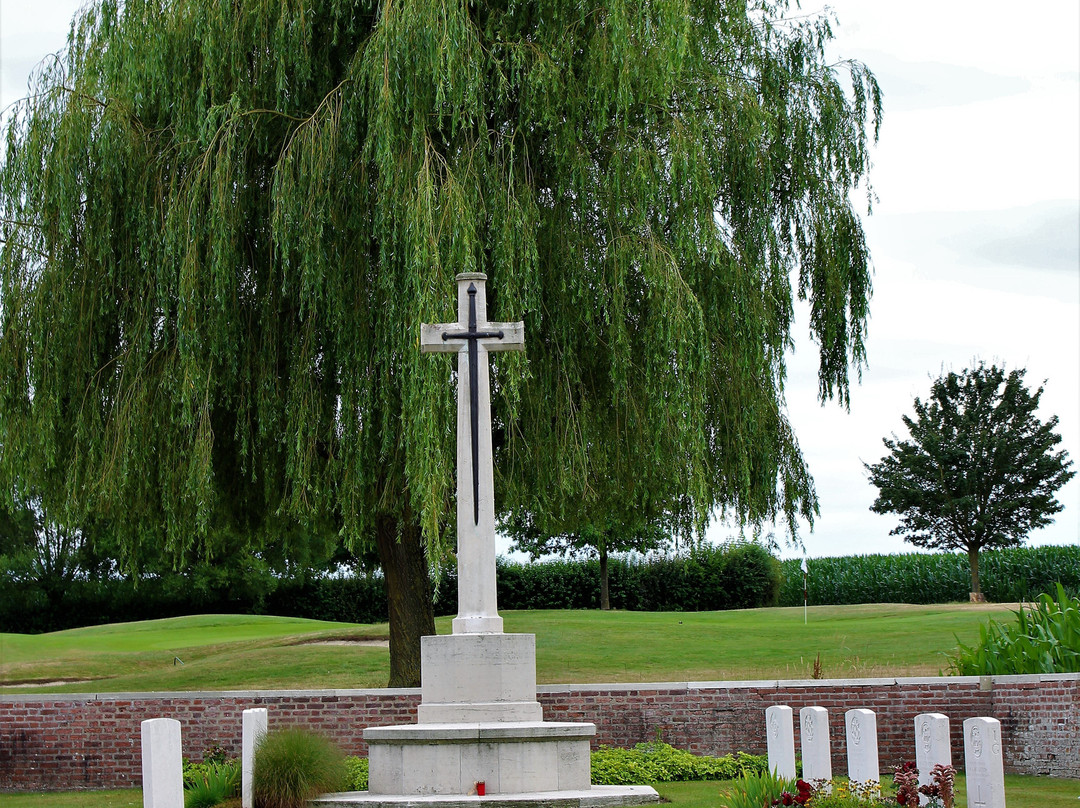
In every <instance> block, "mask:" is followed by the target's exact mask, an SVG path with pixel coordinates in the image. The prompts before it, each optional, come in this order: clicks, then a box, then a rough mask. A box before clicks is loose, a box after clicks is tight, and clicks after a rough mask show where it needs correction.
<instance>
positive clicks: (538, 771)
mask: <svg viewBox="0 0 1080 808" xmlns="http://www.w3.org/2000/svg"><path fill="white" fill-rule="evenodd" d="M595 734H596V727H595V725H593V724H571V723H559V722H544V721H522V722H497V723H477V724H465V723H454V724H402V725H398V726H392V727H368V728H367V729H365V730H364V740H365V741H367V744H368V760H369V762H370V767H369V779H368V792H369V793H370V794H373V795H374V794H379V795H399V796H409V795H416V796H429V795H458V796H465V795H468V794H475V793H476V791H477V783H483V784H484V790H485V791H486V794H487V795H507V794H523V793H528V792H539V791H545V792H546V791H585V790H588V788H589V783H590V768H589V741H590V739H591V738H592V736H593V735H595Z"/></svg>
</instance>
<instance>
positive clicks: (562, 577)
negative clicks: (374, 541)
mask: <svg viewBox="0 0 1080 808" xmlns="http://www.w3.org/2000/svg"><path fill="white" fill-rule="evenodd" d="M810 571H811V574H810V579H809V595H810V603H811V604H814V605H822V604H848V603H948V602H955V601H966V600H967V599H968V594H967V593H968V589H969V580H970V579H969V573H968V566H967V556H966V555H963V554H950V553H936V554H914V553H912V554H906V555H894V556H882V555H877V556H848V557H844V558H822V559H813V560H811V561H810ZM981 571H982V576H981V577H982V584H983V591H984V593H985V594H986V596H987V598H988V599H989V600H991V601H997V602H1012V601H1021V600H1032V599H1033V598H1035V597H1036V596H1037V595H1038V594H1039V593H1040V592H1045V591H1050V590H1052V589H1053V586H1054V584H1055V583H1057V582H1060V583H1061V584H1062V586H1064V588H1065V591H1066V592H1067V593H1069V594H1070V595H1073V596H1075V595H1077V594H1080V546H1068V547H1032V548H1018V549H1011V550H997V551H988V552H984V553H983V554H982V564H981ZM497 575H498V577H497V581H498V598H499V608H501V609H505V610H511V609H596V608H599V606H600V565H599V562H598V561H596V560H582V561H566V560H558V561H546V562H539V563H532V564H529V563H524V564H522V563H517V562H511V561H506V560H503V559H500V560H499V562H498V573H497ZM608 577H609V581H610V596H611V605H612V606H613V607H614V608H616V609H627V610H634V611H713V610H720V609H740V608H752V607H758V606H772V605H777V604H779V605H781V606H800V605H802V573H801V572H800V570H799V561H798V560H792V561H785V562H783V563H782V564H781V562H778V561H777V560H776V559H775V558H773V557H772V556H771V555H770V554H769V553H768V552H767V551H766V550H765V549H764V548H762V547H761V546H760V545H755V544H733V545H728V546H725V547H721V548H713V547H710V548H705V549H702V550H700V551H697V552H695V553H691V554H689V555H686V556H674V557H658V558H649V559H643V558H638V559H626V558H613V559H611V560H610V561H609V563H608ZM435 612H436V614H442V615H446V614H455V613H456V612H457V576H456V571H455V570H449V571H447V572H446V573H445V574H444V575H443V578H442V580H441V582H440V585H439V589H438V593H437V595H436V599H435ZM207 613H225V614H276V615H282V616H289V617H309V618H313V619H318V620H337V621H343V622H352V623H378V622H384V621H385V620H386V619H387V612H386V590H385V585H384V582H383V579H382V577H381V576H380V575H371V576H359V577H353V578H311V579H307V580H302V581H300V580H281V581H279V582H278V584H277V587H276V589H275V590H274V591H273V592H271V593H270V594H269V595H266V596H265V597H264V599H263V600H262V601H261V602H253V600H252V599H251V598H250V597H246V596H245V595H244V594H242V593H238V592H237V591H235V590H212V589H206V588H205V587H204V588H198V587H192V586H189V585H187V583H186V582H185V580H184V579H183V578H182V577H181V576H173V577H171V578H168V579H144V580H142V581H140V582H139V583H138V584H137V585H135V584H133V583H131V582H130V581H103V582H102V581H75V582H73V583H72V584H71V585H70V586H69V587H68V588H67V589H66V590H65V591H64V592H63V594H62V597H61V598H60V600H59V601H57V602H50V601H49V599H48V598H47V597H46V596H45V594H44V593H43V592H42V591H40V590H38V589H34V588H31V587H26V586H19V585H15V584H11V583H8V582H0V631H5V632H17V633H25V634H32V633H40V632H44V631H57V630H60V629H65V628H74V627H77V626H86V625H97V624H101V623H111V622H117V621H121V620H124V621H137V620H152V619H157V618H162V617H176V616H179V615H185V614H207Z"/></svg>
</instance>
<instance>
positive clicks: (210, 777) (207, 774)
mask: <svg viewBox="0 0 1080 808" xmlns="http://www.w3.org/2000/svg"><path fill="white" fill-rule="evenodd" d="M239 794H240V761H239V760H227V761H224V762H220V763H213V762H212V763H205V764H203V765H202V766H200V767H199V771H198V772H197V773H195V774H193V775H192V776H191V778H190V782H188V783H187V784H185V787H184V808H213V806H215V805H220V804H221V803H223V802H225V800H228V799H231V798H233V797H236V796H238V795H239Z"/></svg>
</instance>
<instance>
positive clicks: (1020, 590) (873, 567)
mask: <svg viewBox="0 0 1080 808" xmlns="http://www.w3.org/2000/svg"><path fill="white" fill-rule="evenodd" d="M799 563H800V562H799V560H798V559H791V560H788V561H784V562H782V571H783V583H782V584H781V588H780V600H779V602H780V605H781V606H801V605H802V602H803V575H802V571H801V570H800V569H799ZM809 567H810V575H809V577H808V579H807V594H808V597H809V601H810V603H811V604H813V605H817V606H825V605H837V606H840V605H848V604H855V603H951V602H958V601H959V602H966V601H967V600H968V591H969V590H970V588H971V570H970V568H969V566H968V559H967V554H966V553H904V554H898V555H865V556H844V557H839V558H815V559H811V560H810V562H809ZM980 579H981V583H982V591H983V594H984V595H986V597H987V599H988V600H990V601H993V602H997V603H1009V602H1013V601H1026V600H1030V599H1031V598H1033V597H1034V596H1035V595H1036V594H1038V593H1039V592H1045V591H1047V590H1050V589H1052V588H1053V587H1054V585H1055V584H1058V583H1060V584H1061V585H1062V586H1063V587H1064V588H1065V591H1066V592H1067V593H1068V594H1071V595H1077V594H1080V545H1078V546H1066V547H1014V548H1008V549H1004V550H989V551H985V552H983V553H982V554H981V556H980Z"/></svg>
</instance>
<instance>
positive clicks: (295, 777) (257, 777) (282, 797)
mask: <svg viewBox="0 0 1080 808" xmlns="http://www.w3.org/2000/svg"><path fill="white" fill-rule="evenodd" d="M346 778H347V771H346V766H345V756H344V755H343V754H342V753H341V750H340V749H338V748H337V747H336V746H335V745H334V744H333V742H331V741H330V740H329V739H328V738H325V737H323V736H322V735H318V734H316V733H314V732H310V731H308V730H305V729H300V728H297V727H293V728H286V729H273V730H270V731H269V732H267V733H266V735H264V736H263V739H262V742H261V743H260V744H259V746H258V748H257V749H256V750H255V764H254V766H253V767H252V771H251V780H252V791H253V795H254V797H255V804H256V805H258V806H259V808H303V806H304V804H305V803H306V802H307V801H308V800H309V799H311V798H312V797H314V796H316V795H318V794H322V793H325V792H328V791H341V790H342V789H343V788H344V787H345V785H346Z"/></svg>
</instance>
